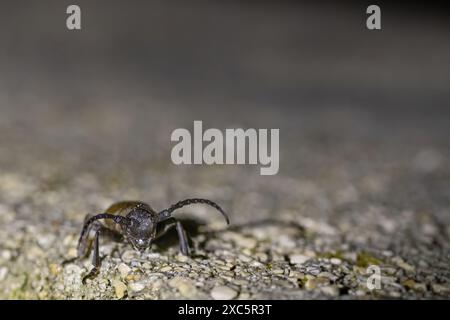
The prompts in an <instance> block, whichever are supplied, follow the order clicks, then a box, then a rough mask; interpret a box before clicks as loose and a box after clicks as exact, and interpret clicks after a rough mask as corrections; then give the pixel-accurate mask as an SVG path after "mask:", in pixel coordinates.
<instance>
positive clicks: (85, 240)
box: [77, 214, 99, 259]
mask: <svg viewBox="0 0 450 320" xmlns="http://www.w3.org/2000/svg"><path fill="white" fill-rule="evenodd" d="M92 216H93V215H91V214H88V215H86V217H85V218H84V222H83V225H85V224H86V221H88V220H89V219H90V218H92ZM98 224H99V223H98V222H96V223H92V224H90V225H88V226H87V230H86V231H85V232H84V233H82V234H81V236H80V239H79V240H78V246H77V256H78V258H79V259H81V258H84V257H85V256H86V255H87V254H88V253H89V251H90V249H91V246H90V244H91V243H90V241H89V234H90V233H91V230H92V228H93V227H94V226H96V225H98Z"/></svg>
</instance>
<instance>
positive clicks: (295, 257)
mask: <svg viewBox="0 0 450 320" xmlns="http://www.w3.org/2000/svg"><path fill="white" fill-rule="evenodd" d="M309 259H311V258H310V257H308V256H305V255H303V254H291V255H290V256H289V261H290V262H291V263H292V264H303V263H305V262H306V261H308V260H309Z"/></svg>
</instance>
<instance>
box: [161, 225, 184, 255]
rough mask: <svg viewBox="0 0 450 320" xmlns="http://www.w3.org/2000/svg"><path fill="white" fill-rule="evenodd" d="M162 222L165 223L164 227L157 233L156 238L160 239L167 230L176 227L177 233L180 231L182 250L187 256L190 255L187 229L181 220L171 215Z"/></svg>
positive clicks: (179, 237)
mask: <svg viewBox="0 0 450 320" xmlns="http://www.w3.org/2000/svg"><path fill="white" fill-rule="evenodd" d="M160 223H161V224H162V225H163V227H162V229H161V230H160V231H158V233H157V235H156V239H158V238H160V237H161V236H163V235H164V234H166V233H167V231H169V230H170V229H172V228H173V227H176V229H177V233H178V239H179V241H180V251H181V253H182V254H184V255H185V256H188V255H189V242H188V238H187V234H186V231H185V230H184V228H183V226H182V225H181V223H180V221H178V220H176V219H175V218H173V217H170V218H169V219H167V220H165V221H163V222H160Z"/></svg>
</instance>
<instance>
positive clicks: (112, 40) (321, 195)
mask: <svg viewBox="0 0 450 320" xmlns="http://www.w3.org/2000/svg"><path fill="white" fill-rule="evenodd" d="M82 5H83V4H82ZM154 5H155V8H159V9H161V8H162V9H161V10H160V11H158V10H153V11H151V10H147V11H146V10H137V11H139V12H140V14H142V15H143V14H148V13H149V12H150V13H151V17H152V19H150V20H149V21H151V27H152V30H162V31H161V32H162V34H164V36H163V37H161V36H159V35H160V33H144V34H145V36H146V37H148V39H147V40H143V39H144V38H143V36H142V35H143V33H139V32H138V31H137V30H141V29H142V28H143V25H142V24H141V23H140V22H139V21H141V20H139V19H137V18H136V19H134V20H133V23H131V22H130V25H129V26H128V28H129V29H127V28H125V29H124V28H122V25H120V26H116V25H114V24H113V23H112V21H117V19H118V17H120V16H118V15H119V14H126V15H129V16H132V13H133V11H125V13H124V11H123V10H122V9H123V8H122V7H120V6H119V5H116V6H112V7H111V8H110V10H109V11H108V12H109V14H110V16H107V17H106V18H105V16H103V17H104V18H102V19H103V20H102V19H100V20H98V21H97V20H96V23H94V22H93V21H94V20H93V18H92V15H91V18H89V15H86V16H87V18H86V19H88V20H87V21H90V22H89V23H90V24H88V25H87V26H86V29H85V30H84V31H83V32H84V33H80V34H78V35H76V36H74V38H72V41H71V42H70V43H66V42H64V41H66V40H64V41H63V40H61V39H67V38H66V37H67V36H68V35H67V33H65V32H66V31H65V30H63V31H55V30H54V29H52V28H50V27H48V28H47V27H44V26H45V25H46V24H44V23H43V24H42V25H41V24H40V25H39V26H40V27H39V28H36V30H35V32H37V34H38V36H36V37H35V36H33V35H34V33H31V35H30V33H29V32H30V31H29V29H26V30H25V29H22V28H19V29H17V28H12V27H11V26H16V25H20V24H19V23H18V21H21V19H23V21H28V22H29V21H30V14H29V13H31V12H37V13H39V14H41V17H42V14H43V12H42V11H43V9H42V8H40V7H39V5H38V4H36V5H34V6H35V8H34V9H33V10H29V11H23V12H24V14H23V17H22V16H20V17H16V18H14V19H12V18H9V14H8V16H6V15H5V14H1V15H2V16H0V18H1V19H0V21H2V23H4V24H6V25H5V26H4V27H2V28H0V30H1V31H0V35H1V37H2V43H3V44H4V46H5V48H7V50H5V51H0V66H1V67H2V70H3V71H2V73H1V75H0V107H1V113H2V117H1V118H0V155H1V157H0V298H3V299H67V298H68V299H200V298H205V299H266V298H267V299H310V298H321V299H325V298H335V299H349V298H350V299H378V298H405V299H415V298H433V299H435V298H450V267H449V266H450V250H449V249H450V248H449V246H450V245H449V243H450V241H449V237H450V162H449V160H448V159H449V157H450V148H449V147H450V145H449V139H448V137H449V135H450V129H449V126H448V123H449V121H448V119H449V118H450V117H449V112H448V105H449V104H450V96H449V93H448V85H447V84H448V83H450V79H448V76H449V74H450V72H446V70H447V71H448V62H447V64H445V63H442V61H447V60H448V59H447V57H448V56H449V54H450V47H449V46H448V29H445V31H442V29H441V28H440V27H442V25H439V21H438V20H436V21H437V22H433V23H435V24H433V23H430V24H426V25H425V27H424V26H419V25H415V24H413V23H412V24H411V23H410V21H409V20H399V21H400V23H399V24H398V25H395V24H393V23H392V22H391V24H390V25H388V26H389V28H390V29H389V30H391V31H390V32H387V31H386V32H384V31H383V32H384V33H383V36H384V38H382V39H381V38H379V37H378V36H374V37H373V38H370V39H369V40H367V34H362V33H358V32H356V34H354V33H351V32H350V31H349V30H350V29H351V28H354V27H355V25H354V24H356V22H352V21H356V20H352V19H351V17H353V16H352V15H351V14H349V15H348V16H347V14H346V13H343V12H342V11H339V10H337V11H326V10H325V11H324V10H322V9H317V8H316V9H315V8H314V7H310V6H305V7H304V8H302V10H290V9H286V10H282V9H280V10H279V11H274V12H273V13H272V15H269V16H268V15H267V12H270V10H267V11H265V10H256V11H251V12H249V9H248V8H247V7H246V6H243V7H239V10H237V11H236V7H235V6H233V5H230V6H226V7H223V8H222V7H219V8H216V7H215V6H213V7H208V6H206V7H205V8H203V9H202V10H199V8H196V7H195V6H194V7H193V8H191V7H183V10H179V11H177V12H175V13H174V15H172V16H171V17H172V18H173V19H172V20H171V21H180V19H181V18H184V19H186V20H187V21H190V22H192V24H189V23H186V24H183V26H184V27H183V30H181V31H180V30H179V25H177V24H174V27H173V28H175V30H173V29H171V28H170V26H171V24H169V23H168V22H167V21H168V20H167V19H165V18H164V14H163V13H167V12H172V11H170V10H172V9H173V8H172V7H169V8H166V6H165V5H164V4H162V3H159V2H157V4H154ZM85 6H88V5H87V4H85ZM49 8H50V9H49V10H47V14H48V15H49V16H48V19H47V20H46V21H47V24H51V23H53V22H55V21H59V20H58V19H57V18H55V17H54V16H52V14H53V13H54V12H59V11H58V10H59V9H58V8H57V7H56V4H53V5H51V6H50V7H49ZM96 8H97V9H98V10H100V8H101V6H100V7H96ZM246 8H247V9H246ZM94 9H95V8H94ZM130 10H131V9H130ZM100 11H102V10H100ZM100 11H93V12H100ZM0 12H1V13H4V12H7V11H5V10H0ZM91 12H92V11H91ZM102 12H103V11H102ZM155 12H156V13H158V14H156V13H155ZM133 14H139V13H137V12H134V13H133ZM319 14H324V15H331V16H332V17H335V18H336V19H334V18H333V19H328V21H331V22H329V23H332V24H333V25H332V27H331V28H322V29H321V28H320V27H319V26H318V25H316V23H318V22H316V20H321V21H327V19H325V18H323V19H312V18H311V17H313V16H314V15H316V16H317V15H319ZM336 15H337V16H336ZM44 17H45V16H44ZM114 17H116V18H115V19H114ZM133 17H134V16H133ZM205 17H207V18H205ZM349 17H350V19H349ZM231 18H232V19H231ZM329 18H330V17H329ZM89 19H91V20H89ZM158 19H160V20H158ZM177 19H178V20H177ZM31 21H34V20H31ZM41 21H42V20H41ZM193 21H200V22H201V23H203V24H207V25H209V26H210V28H206V29H208V30H209V31H211V30H212V31H211V32H214V34H215V37H210V34H209V33H208V32H207V31H208V30H207V31H205V28H203V27H202V28H197V27H196V25H195V23H193ZM214 21H219V22H220V23H218V24H217V25H216V24H214ZM228 21H230V22H228ZM252 21H253V22H252ZM261 21H264V23H261ZM358 21H359V20H358ZM408 21H409V22H408ZM411 21H416V20H414V19H412V20H411ZM433 21H434V20H433ZM58 23H59V22H58ZM149 23H150V22H149ZM296 23H300V26H299V27H298V28H294V26H296ZM359 23H360V22H358V25H359ZM408 23H409V24H408ZM404 24H406V25H409V29H408V30H407V31H408V32H406V33H405V29H404V28H403V27H402V26H403V25H404ZM88 26H90V27H88ZM161 26H162V27H161ZM444 26H447V25H444ZM158 27H159V28H158ZM89 28H91V29H89ZM261 28H262V29H261ZM86 30H91V31H89V32H88V31H86ZM106 30H110V31H108V32H109V33H108V32H106ZM127 30H132V32H131V31H127ZM238 30H242V32H241V33H237V32H235V31H238ZM255 30H257V31H258V32H261V34H260V33H258V32H256V33H255ZM296 30H297V31H296ZM163 31H164V32H163ZM430 31H432V32H433V33H432V34H433V37H430V34H431V33H429V32H430ZM179 32H181V33H182V37H181V38H177V39H178V40H176V39H175V38H174V35H175V34H177V33H179ZM205 32H206V33H205ZM231 33H232V34H234V35H235V37H236V38H233V37H230V36H229V35H230V34H231ZM318 33H320V34H318ZM408 34H414V39H413V38H410V37H408V36H407V35H408ZM20 35H22V37H21V36H20ZM100 35H101V36H100ZM255 35H260V36H255ZM262 35H265V36H264V37H263V36H262ZM27 37H28V38H27ZM405 37H406V38H405ZM335 38H337V39H340V40H339V44H337V43H335V42H333V41H331V42H330V41H329V39H335ZM400 38H401V39H406V40H407V41H408V45H407V46H405V45H404V43H403V42H401V41H398V39H400ZM21 39H22V40H21ZM24 39H28V40H29V41H25V40H24ZM168 39H175V40H173V42H170V41H169V40H168ZM180 39H181V40H180ZM205 39H206V40H207V41H209V42H208V44H209V45H208V46H204V45H203V46H201V45H199V44H202V43H204V41H205ZM215 39H221V40H220V41H218V40H215ZM366 40H367V42H366ZM55 41H60V42H55ZM305 41H308V43H309V46H302V45H301V43H304V42H305ZM54 43H59V45H58V46H59V47H58V50H59V51H58V50H56V49H55V44H54ZM192 43H193V44H194V45H193V46H192V47H189V45H188V44H192ZM62 44H64V45H62ZM119 44H120V48H119V47H116V46H119ZM224 44H226V45H224ZM431 46H432V47H433V48H434V49H435V52H434V53H433V59H430V60H427V61H426V62H424V59H423V57H424V56H426V55H425V54H426V52H424V51H423V49H424V48H427V47H431ZM80 47H81V48H86V50H84V49H83V50H81V51H80V50H79V48H80ZM194 47H196V48H205V50H206V55H205V56H203V55H202V53H203V52H200V51H198V50H197V49H193V48H194ZM36 48H38V49H37V50H35V49H36ZM124 48H128V49H129V48H138V49H139V50H137V51H133V50H131V49H130V50H131V51H129V52H128V51H126V50H125V49H124ZM336 48H339V49H336ZM355 48H356V49H355ZM122 49H123V51H121V50H122ZM55 50H56V51H55ZM421 50H422V51H421ZM54 52H57V53H58V54H57V55H55V54H54ZM74 52H76V53H77V55H75V54H74ZM87 52H89V54H88V53H87ZM127 52H128V53H127ZM168 52H169V53H170V54H167V53H168ZM331 52H332V54H331ZM380 52H382V54H383V55H381V56H380V55H379V54H380ZM211 53H214V54H216V55H215V56H214V59H217V61H216V60H214V59H212V58H211V56H210V55H209V54H211ZM149 57H150V59H149ZM149 61H158V63H159V64H156V63H154V62H149ZM439 61H441V62H439ZM216 62H217V63H216ZM368 74H369V75H371V76H368ZM193 75H195V76H193ZM236 79H239V81H237V80H236ZM194 120H203V121H204V126H205V127H214V128H219V129H224V128H229V127H244V128H248V127H253V128H280V172H279V174H278V175H275V176H270V177H267V176H266V177H264V176H260V175H259V167H256V166H175V165H173V164H172V163H171V161H170V151H171V147H172V145H171V142H170V134H171V132H172V130H174V129H176V128H180V127H185V128H188V129H190V128H192V124H193V121H194ZM190 197H203V198H208V199H211V200H213V201H215V202H217V203H219V204H220V205H221V206H222V207H223V208H224V209H225V210H226V211H227V212H228V213H229V215H230V218H231V226H229V227H226V226H225V223H224V222H223V219H222V218H221V217H220V215H219V214H218V213H217V212H215V211H214V209H211V208H208V207H205V206H200V205H195V206H190V207H186V208H183V209H182V210H179V212H178V213H177V215H178V217H179V218H180V220H181V221H182V222H183V224H184V225H185V227H186V229H187V230H188V233H189V234H190V237H191V241H192V244H191V245H192V249H193V256H192V257H185V256H181V255H179V251H178V244H177V238H176V233H171V234H168V235H167V236H166V237H164V238H162V239H161V240H159V241H158V243H157V244H156V246H155V247H154V248H152V250H151V251H150V252H145V253H142V254H140V253H138V252H135V251H133V250H132V248H131V246H130V245H128V244H126V243H117V242H114V241H113V240H112V239H108V238H106V237H104V238H103V237H102V238H101V239H100V253H101V257H102V266H101V270H100V274H99V275H98V277H97V278H95V279H92V280H88V281H87V283H86V284H85V285H83V284H82V282H81V278H82V276H83V275H84V274H85V273H86V272H88V271H89V270H90V268H91V262H90V259H89V258H87V259H83V260H79V261H77V260H73V258H74V257H75V256H76V245H77V239H78V236H79V232H80V231H81V227H82V223H83V219H84V217H85V215H86V214H87V213H97V212H102V211H103V210H105V209H106V207H108V206H109V205H110V204H112V203H113V202H115V201H120V200H142V201H146V202H148V203H150V204H151V205H152V206H153V207H154V208H155V209H163V208H166V207H168V206H169V205H171V204H173V203H175V202H177V201H179V200H182V199H185V198H190ZM71 259H72V260H71ZM370 265H378V266H379V267H380V270H381V276H382V277H381V288H380V289H377V290H369V289H368V287H367V285H366V284H367V278H368V276H369V274H368V273H367V268H368V266H370Z"/></svg>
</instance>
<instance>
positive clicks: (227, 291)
mask: <svg viewBox="0 0 450 320" xmlns="http://www.w3.org/2000/svg"><path fill="white" fill-rule="evenodd" d="M237 294H238V293H237V292H236V291H235V290H233V289H231V288H230V287H227V286H217V287H214V288H213V289H212V290H211V297H212V298H213V299H214V300H231V299H234V298H236V296H237Z"/></svg>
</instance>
